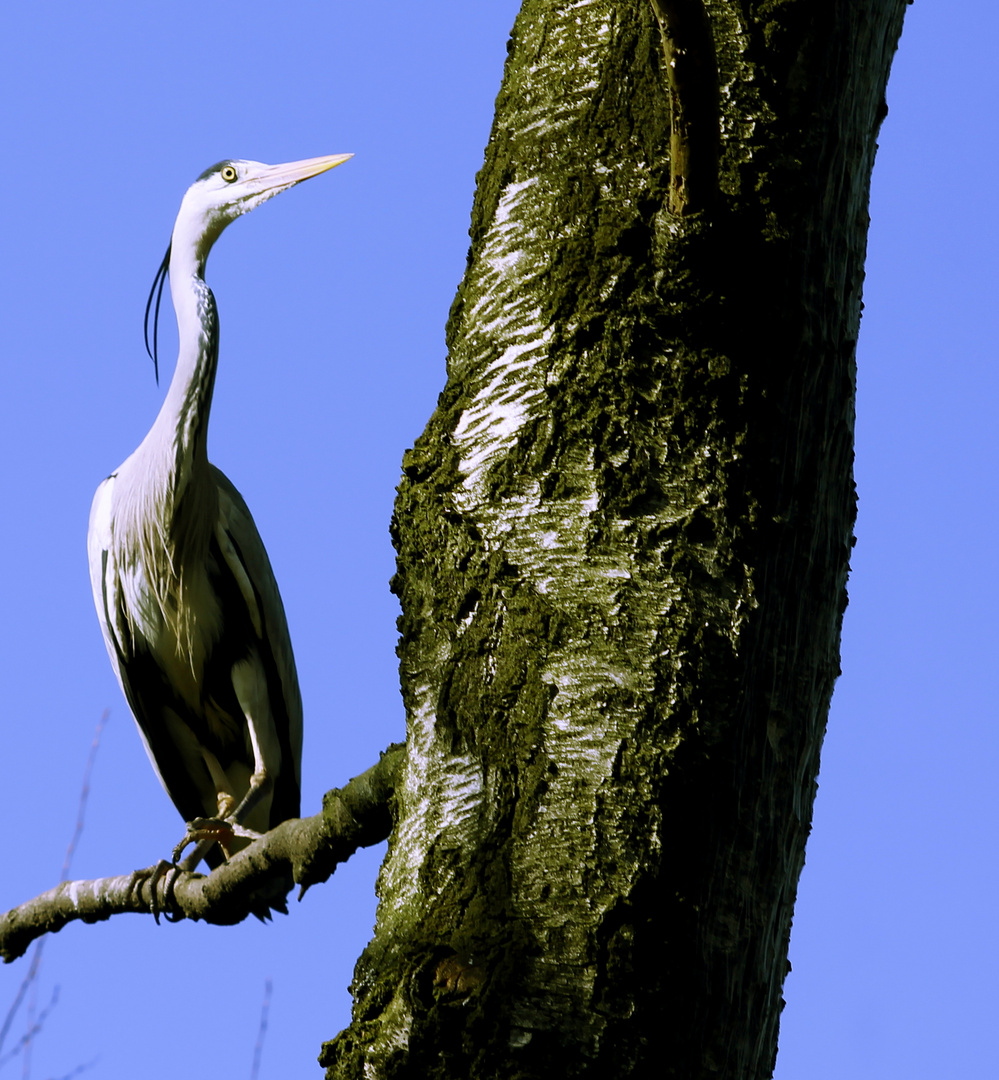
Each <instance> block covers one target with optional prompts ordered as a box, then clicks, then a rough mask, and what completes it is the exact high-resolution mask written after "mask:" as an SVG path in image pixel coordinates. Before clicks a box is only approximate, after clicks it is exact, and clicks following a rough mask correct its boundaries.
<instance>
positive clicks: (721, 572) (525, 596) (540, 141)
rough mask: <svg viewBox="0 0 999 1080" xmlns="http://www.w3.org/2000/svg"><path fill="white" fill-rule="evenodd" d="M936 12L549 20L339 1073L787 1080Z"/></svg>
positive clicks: (487, 202) (554, 0) (455, 393)
mask: <svg viewBox="0 0 999 1080" xmlns="http://www.w3.org/2000/svg"><path fill="white" fill-rule="evenodd" d="M705 11H706V13H707V20H705V18H704V13H705ZM903 11H904V0H837V2H834V0H785V2H783V3H777V2H774V0H742V2H737V0H708V2H707V3H706V5H704V7H703V9H702V5H701V3H700V0H653V4H652V5H651V6H650V5H649V3H647V2H641V0H633V2H622V0H616V2H615V0H590V2H586V0H583V2H581V3H568V2H565V0H561V2H560V0H525V3H524V6H523V10H522V12H521V14H520V16H519V18H518V19H517V22H516V25H515V27H514V30H513V35H512V38H511V41H510V46H509V59H508V62H507V67H506V73H505V77H504V81H503V86H502V89H501V90H500V94H499V97H498V99H497V105H496V118H495V122H494V126H493V130H492V134H491V137H490V140H489V145H488V148H487V151H486V161H485V165H484V167H483V169H482V172H481V173H480V175H479V182H478V191H477V193H476V197H475V204H474V208H473V211H472V224H471V238H472V244H471V249H470V252H469V257H468V266H467V269H466V273H465V277H464V280H463V282H462V284H461V286H460V289H459V291H458V295H457V298H456V300H455V303H454V306H453V309H452V311H451V317H450V321H449V324H448V347H449V360H448V382H447V385H446V387H445V388H444V391H443V393H442V395H441V398H440V401H439V404H438V408H437V411H436V412H435V413H434V415H433V417H432V418H431V419H430V422H429V424H428V426H427V429H426V431H425V433H424V434H423V436H422V437H421V438H420V439H419V441H418V442H417V445H416V446H415V447H414V448H413V449H412V450H411V451H409V452H408V453H407V454H406V457H405V460H404V477H403V480H402V483H401V485H400V488H399V497H398V502H397V505H396V515H395V522H394V532H395V539H396V544H397V548H398V553H399V561H398V574H397V576H396V578H395V582H394V587H395V589H396V591H397V593H398V595H399V597H400V600H401V603H402V617H401V619H400V629H401V633H402V637H401V642H400V646H399V655H400V659H401V677H402V689H403V694H404V698H405V703H406V708H407V713H408V723H409V728H408V761H407V766H406V770H405V775H404V779H403V782H402V783H401V785H400V788H399V791H398V794H397V807H396V810H397V825H396V830H395V833H394V835H393V837H392V840H391V843H390V848H389V854H388V857H387V860H386V862H385V865H384V867H383V870H382V873H381V877H380V880H379V892H380V896H381V904H380V908H379V914H378V925H377V928H376V931H375V936H374V938H373V940H372V941H371V943H370V945H369V946H368V948H367V949H366V950H365V952H364V955H363V956H362V958H361V960H360V962H359V964H358V967H357V971H356V974H355V979H354V986H353V990H354V996H355V1008H354V1019H353V1023H352V1025H351V1027H350V1028H348V1029H347V1030H346V1031H345V1032H343V1033H341V1034H340V1035H339V1036H338V1037H337V1038H336V1039H335V1040H333V1041H332V1042H330V1043H328V1044H326V1046H325V1047H324V1050H323V1056H322V1058H321V1061H322V1063H323V1064H324V1065H326V1066H327V1068H328V1074H327V1075H328V1076H329V1077H352V1078H353V1077H357V1078H360V1077H362V1076H363V1077H420V1078H426V1077H442V1078H443V1077H448V1078H450V1077H500V1076H509V1077H518V1078H527V1077H545V1078H546V1080H551V1078H553V1077H576V1076H592V1077H601V1078H603V1077H644V1076H656V1077H663V1076H667V1077H677V1078H681V1077H682V1078H683V1080H692V1078H700V1077H718V1076H723V1077H725V1078H727V1080H733V1078H757V1077H767V1076H769V1075H770V1074H771V1071H772V1069H773V1065H774V1059H775V1055H776V1046H777V1028H778V1019H779V1015H780V1010H781V1005H782V999H781V987H782V984H783V981H784V976H785V973H786V971H787V945H788V936H789V932H790V925H791V913H792V909H793V904H794V898H795V891H796V887H797V881H798V876H799V874H800V871H801V868H802V864H803V860H804V849H805V839H806V836H807V834H808V830H809V823H810V819H811V813H812V801H813V797H814V793H815V776H816V773H817V771H818V764H819V748H820V745H821V741H822V735H823V731H824V727H825V722H826V714H827V709H828V705H829V698H830V694H831V692H832V687H833V682H834V680H835V678H836V675H837V672H838V657H839V633H840V623H841V619H842V613H843V609H844V607H845V605H846V590H845V586H846V578H847V571H848V559H849V554H850V548H851V542H852V541H851V534H852V523H853V519H854V490H853V482H852V455H853V451H852V437H853V411H854V349H855V344H856V339H857V330H858V324H859V319H860V308H861V303H860V296H861V284H862V279H863V260H864V252H865V244H866V234H867V223H868V217H867V200H868V185H869V179H870V173H871V167H872V164H873V161H874V153H875V148H876V144H875V136H876V132H877V129H878V125H879V123H880V121H881V119H882V118H883V116H884V113H885V106H884V89H885V81H886V79H887V74H888V69H889V65H890V60H891V56H892V53H893V52H894V49H895V46H896V42H897V39H898V35H899V33H900V31H901V23H902V14H903ZM657 16H658V18H659V19H660V20H662V27H660V24H659V23H658V22H657ZM712 41H713V47H712ZM705 43H706V44H705ZM667 57H668V58H669V63H667ZM712 125H713V126H712ZM719 133H720V139H719V138H718V134H719ZM671 156H672V158H673V161H674V165H673V168H672V170H671Z"/></svg>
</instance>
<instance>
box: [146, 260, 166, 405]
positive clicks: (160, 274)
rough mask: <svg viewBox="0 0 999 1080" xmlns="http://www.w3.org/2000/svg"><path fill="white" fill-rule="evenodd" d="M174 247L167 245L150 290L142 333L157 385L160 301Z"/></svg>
mask: <svg viewBox="0 0 999 1080" xmlns="http://www.w3.org/2000/svg"><path fill="white" fill-rule="evenodd" d="M172 247H173V243H172V242H171V243H169V244H167V249H166V254H165V255H164V256H163V262H161V263H160V268H159V270H157V271H156V277H154V278H153V287H152V288H151V289H150V290H149V299H148V300H147V301H146V319H145V322H144V323H143V327H142V331H143V336H144V337H145V339H146V352H147V353H148V354H149V359H150V360H152V362H153V370H154V371H155V372H156V385H157V386H159V384H160V363H159V348H158V340H157V339H158V335H159V328H160V301H161V300H162V299H163V286H164V285H165V284H166V281H167V277H168V276H169V274H170V249H171V248H172ZM154 296H155V297H156V308H155V310H154V311H153V347H152V349H150V348H149V309H150V308H151V307H152V306H153V297H154Z"/></svg>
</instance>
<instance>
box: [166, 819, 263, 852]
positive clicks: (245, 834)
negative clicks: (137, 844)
mask: <svg viewBox="0 0 999 1080" xmlns="http://www.w3.org/2000/svg"><path fill="white" fill-rule="evenodd" d="M261 836H263V833H258V832H255V831H254V830H253V829H247V828H245V827H244V826H243V825H238V824H237V823H236V822H235V821H233V820H232V819H231V818H220V817H199V818H193V819H192V820H191V821H189V822H188V823H187V833H186V834H185V836H184V839H183V840H181V842H180V843H179V844H178V845H177V846H176V847H175V848H174V849H173V861H174V862H175V863H179V862H180V857H181V855H182V854H183V853H184V849H185V848H186V847H187V846H188V845H189V844H201V843H203V842H204V841H206V840H208V841H213V842H214V843H217V844H218V845H219V847H221V848H222V850H223V851H224V852H225V856H226V859H228V858H229V850H230V848H231V847H232V842H233V840H235V839H236V837H240V838H242V839H246V840H259V839H260V837H261Z"/></svg>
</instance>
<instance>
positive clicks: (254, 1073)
mask: <svg viewBox="0 0 999 1080" xmlns="http://www.w3.org/2000/svg"><path fill="white" fill-rule="evenodd" d="M271 989H272V983H271V980H270V979H265V980H264V1003H263V1005H262V1006H261V1008H260V1026H259V1027H258V1028H257V1045H256V1046H254V1048H253V1068H252V1069H251V1070H250V1080H257V1077H258V1076H259V1075H260V1057H261V1055H262V1054H263V1052H264V1039H265V1038H267V1015H268V1013H269V1012H270V1011H271Z"/></svg>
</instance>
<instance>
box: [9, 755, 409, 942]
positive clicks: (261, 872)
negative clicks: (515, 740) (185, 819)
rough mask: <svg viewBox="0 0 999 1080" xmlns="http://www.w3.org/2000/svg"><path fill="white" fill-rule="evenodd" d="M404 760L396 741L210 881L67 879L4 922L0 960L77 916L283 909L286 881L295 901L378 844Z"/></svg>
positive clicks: (230, 914)
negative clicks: (313, 808)
mask: <svg viewBox="0 0 999 1080" xmlns="http://www.w3.org/2000/svg"><path fill="white" fill-rule="evenodd" d="M404 756H405V748H404V747H403V746H402V745H399V744H396V745H394V746H391V747H389V748H388V749H387V750H386V751H384V752H383V754H382V757H381V760H380V761H379V762H378V764H377V765H374V766H372V767H371V768H370V769H368V771H367V772H365V773H362V774H361V775H360V776H357V777H355V778H354V779H353V780H351V781H350V783H349V784H347V786H346V787H344V788H343V789H336V788H334V789H333V790H332V791H328V792H327V793H326V795H325V797H324V798H323V810H322V813H320V814H316V815H315V816H314V817H310V818H301V819H292V820H291V821H285V822H282V824H280V825H278V826H277V828H275V829H272V830H271V831H270V832H269V833H267V834H266V835H265V836H263V837H261V839H260V840H257V841H256V842H254V843H253V844H251V845H250V846H249V847H247V848H245V849H244V850H243V851H241V852H239V854H238V855H236V856H234V857H233V859H231V860H230V861H229V862H227V863H224V864H223V865H222V866H220V867H219V868H218V869H217V870H215V871H214V872H213V873H211V874H210V875H208V876H205V875H203V874H195V873H188V872H187V871H181V870H172V871H170V872H169V873H167V874H165V875H156V874H148V873H143V872H133V873H131V874H123V875H120V876H118V877H108V878H98V879H96V880H94V881H67V882H62V883H61V884H59V885H57V886H56V887H55V888H54V889H50V890H49V891H48V892H46V893H42V895H41V896H37V897H35V898H34V899H33V900H29V901H28V902H27V903H24V904H21V905H20V907H16V908H13V909H12V910H10V911H8V912H6V913H5V914H4V915H0V957H2V958H3V960H4V961H5V962H7V963H9V962H10V961H11V960H15V959H17V957H19V956H23V955H24V952H25V950H26V949H27V948H28V946H29V945H30V944H31V942H32V941H34V940H35V939H36V938H37V937H39V936H40V935H42V934H45V933H51V932H54V931H56V930H60V929H62V927H64V926H65V925H66V924H67V923H70V922H73V921H75V920H77V919H80V920H82V921H83V922H100V921H103V920H104V919H109V918H111V916H112V915H118V914H122V913H124V912H128V911H131V912H137V913H145V914H148V913H149V912H150V911H151V910H152V906H153V905H152V900H153V897H152V895H151V889H155V890H156V906H157V908H158V909H159V910H160V911H163V912H166V913H168V914H169V915H170V916H171V918H173V919H202V920H204V921H205V922H209V923H214V924H217V925H231V924H233V923H237V922H242V920H243V919H245V918H246V917H247V915H251V914H252V915H257V916H258V917H260V918H266V917H268V915H269V913H270V912H271V911H282V912H286V911H287V906H286V903H285V897H286V896H287V894H288V892H289V890H290V889H291V887H292V884H293V883H294V884H297V885H299V886H300V887H301V893H300V897H301V895H303V894H304V893H305V890H306V889H308V888H309V887H310V886H312V885H316V884H319V883H320V882H323V881H326V880H327V878H329V877H330V875H331V874H332V873H333V871H334V870H335V869H336V867H337V865H338V864H339V863H341V862H345V861H346V860H347V859H348V858H349V857H350V856H351V855H352V854H353V853H354V852H355V851H356V850H357V849H358V848H361V847H369V846H370V845H372V844H377V843H378V842H379V841H381V840H384V839H385V838H386V837H387V836H388V834H389V832H390V830H391V826H392V816H391V810H390V800H391V797H392V794H393V792H394V790H395V784H396V779H397V776H398V774H399V770H400V768H401V766H402V763H403V759H404Z"/></svg>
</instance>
